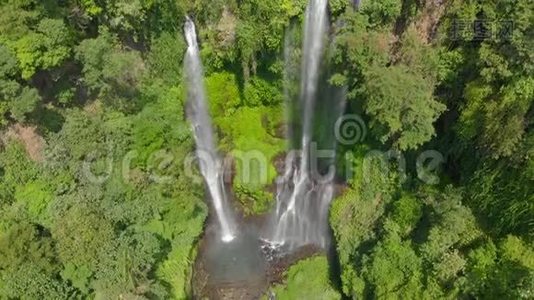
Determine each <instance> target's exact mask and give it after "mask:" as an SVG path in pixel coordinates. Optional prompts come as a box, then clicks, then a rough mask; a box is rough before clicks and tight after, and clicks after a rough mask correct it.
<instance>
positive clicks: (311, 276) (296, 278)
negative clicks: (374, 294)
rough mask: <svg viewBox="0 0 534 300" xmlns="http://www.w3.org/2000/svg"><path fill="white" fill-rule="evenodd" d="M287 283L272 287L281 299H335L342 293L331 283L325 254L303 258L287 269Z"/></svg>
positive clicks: (273, 291)
mask: <svg viewBox="0 0 534 300" xmlns="http://www.w3.org/2000/svg"><path fill="white" fill-rule="evenodd" d="M286 276H287V280H286V284H285V285H278V286H275V287H274V288H273V289H271V291H270V292H271V293H274V294H275V295H276V299H279V300H285V299H287V300H290V299H291V300H292V299H308V300H335V299H341V295H340V294H339V292H337V291H336V290H335V289H334V288H333V287H332V285H331V283H330V279H329V276H328V261H327V259H326V257H324V256H316V257H312V258H308V259H306V260H302V261H300V262H298V263H297V264H296V265H294V266H292V267H291V268H289V270H288V271H287V275H286Z"/></svg>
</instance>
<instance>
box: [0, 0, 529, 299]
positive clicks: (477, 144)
mask: <svg viewBox="0 0 534 300" xmlns="http://www.w3.org/2000/svg"><path fill="white" fill-rule="evenodd" d="M354 3H359V7H358V8H357V9H356V7H355V4H354ZM306 4H307V1H306V0H268V1H267V0H190V1H184V0H61V1H60V0H57V1H54V0H41V1H36V0H0V299H86V298H88V299H93V298H94V299H142V298H148V299H166V298H171V299H184V298H188V297H190V296H191V295H190V286H189V285H190V283H189V282H190V280H189V279H190V276H191V271H192V262H193V261H194V259H195V252H196V245H197V241H198V239H199V236H200V235H201V234H202V230H203V226H204V222H205V219H206V216H207V211H208V209H207V206H206V204H205V201H204V194H205V192H204V188H203V185H202V182H201V181H192V180H191V177H190V176H189V175H190V174H185V173H184V163H185V164H187V162H188V160H189V159H190V154H191V153H192V150H193V149H194V140H193V138H192V135H191V129H190V126H189V125H188V123H187V121H186V120H185V116H184V109H185V96H186V95H185V92H184V79H183V74H182V73H183V71H182V69H183V57H184V52H185V50H186V43H185V41H184V38H183V29H182V28H183V22H184V20H185V15H186V14H187V15H190V16H191V17H192V18H194V20H195V22H196V24H197V28H198V30H199V40H200V43H201V45H200V46H201V54H202V59H203V62H204V66H205V76H206V79H205V81H206V88H207V94H208V96H209V101H210V110H211V114H212V117H213V120H214V124H215V125H216V126H217V132H218V136H219V147H220V149H221V151H222V152H227V153H232V152H233V151H236V150H237V151H248V150H260V151H262V152H263V153H264V154H265V155H266V156H267V158H268V159H269V161H270V167H269V176H268V180H269V183H272V182H273V181H274V179H275V177H276V176H277V174H276V169H275V166H274V161H275V158H276V157H277V156H279V155H281V154H282V153H283V152H284V151H285V150H286V143H285V141H284V137H283V135H282V134H280V131H281V129H280V128H282V127H283V126H282V125H283V124H282V123H283V119H284V109H283V104H284V55H283V48H284V43H285V40H284V36H285V32H286V31H287V29H288V28H289V27H290V24H301V23H302V21H303V13H304V10H305V7H306ZM533 9H534V2H533V1H524V0H491V1H486V0H441V1H439V0H402V1H401V0H362V1H349V0H330V1H329V12H330V19H331V20H330V23H331V24H332V25H331V29H330V35H331V36H332V38H331V41H330V43H329V50H328V51H329V55H328V61H329V62H330V63H331V66H332V72H331V73H332V75H331V77H330V78H329V80H330V82H331V83H332V84H334V85H339V86H346V87H347V92H348V106H347V112H346V113H348V114H359V115H361V116H362V117H363V118H364V120H365V121H366V123H367V124H368V127H369V133H368V135H367V138H366V139H365V141H363V142H361V143H358V144H355V145H341V146H340V147H339V149H338V158H339V159H338V160H339V164H338V165H339V166H338V167H339V169H340V170H344V169H347V168H353V169H354V172H352V173H353V176H351V177H350V178H348V179H347V181H346V182H343V183H342V184H344V185H346V186H345V188H344V190H343V193H342V194H341V195H340V196H339V197H338V198H337V199H335V200H334V201H333V203H332V209H331V216H330V223H331V227H332V230H333V236H334V240H335V244H334V247H335V250H336V251H335V252H336V253H337V262H336V263H334V265H338V266H337V267H336V268H333V269H334V270H332V263H331V264H330V265H331V266H330V267H328V264H327V262H326V259H325V258H324V257H313V258H309V259H306V260H303V261H301V262H300V263H298V264H297V265H295V266H293V267H291V268H290V269H289V270H288V272H287V284H285V285H277V286H275V287H273V289H272V290H273V291H274V292H276V294H277V295H278V296H279V298H280V299H339V298H341V297H348V298H353V299H362V298H364V299H374V298H380V299H442V298H447V299H453V298H465V299H471V298H476V299H478V298H480V299H532V298H534V242H533V238H534V132H533V130H532V129H533V125H534V124H533V122H534V106H533V103H534V101H533V100H534V51H533V50H532V49H534V11H533ZM458 21H461V22H458ZM459 24H460V25H461V24H463V25H464V26H458V25H459ZM480 24H483V25H481V26H482V28H483V30H482V37H481V36H480V35H481V32H480V28H481V26H477V25H480ZM473 25H474V28H473ZM297 34H298V33H297ZM295 51H296V53H294V54H295V55H297V56H298V55H299V53H298V51H299V50H298V48H296V50H295ZM325 101H326V100H325ZM430 149H431V150H436V151H438V152H439V153H441V154H442V155H443V158H444V163H443V164H442V165H441V168H440V169H438V170H437V171H436V172H434V173H432V174H430V175H431V176H433V177H434V180H433V181H432V182H431V183H432V184H429V181H428V180H422V178H421V177H422V176H420V175H421V174H419V172H418V170H419V169H420V168H419V167H420V166H419V165H417V164H416V158H417V157H418V155H419V154H420V153H422V152H423V151H425V150H430ZM371 150H380V151H389V150H393V152H391V153H398V152H395V151H402V153H403V155H404V156H405V157H406V158H407V159H406V161H407V164H406V165H407V171H406V173H405V174H404V173H403V172H399V168H398V165H397V164H396V162H395V159H392V160H391V161H390V163H389V164H387V165H386V167H385V168H386V169H385V170H384V165H381V164H379V163H376V161H374V160H373V161H371V163H368V161H366V157H367V153H369V151H371ZM346 157H350V158H351V159H350V160H348V161H347V160H345V158H346ZM340 172H342V171H340ZM364 173H365V175H364ZM240 175H241V174H239V172H238V174H237V177H236V179H235V180H234V181H233V189H234V193H235V194H236V197H237V199H238V200H239V203H240V206H241V210H242V211H244V213H246V214H255V213H262V212H266V211H268V210H269V209H270V208H271V207H272V205H273V200H274V197H273V194H272V188H270V187H269V186H270V185H271V184H269V185H268V186H266V185H264V184H262V183H258V182H256V181H252V182H250V181H244V180H240ZM418 175H419V176H418Z"/></svg>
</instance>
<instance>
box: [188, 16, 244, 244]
mask: <svg viewBox="0 0 534 300" xmlns="http://www.w3.org/2000/svg"><path fill="white" fill-rule="evenodd" d="M184 31H185V38H186V40H187V45H188V48H187V53H186V56H185V74H186V77H187V81H188V85H187V93H188V109H187V115H188V118H189V121H190V122H191V124H192V127H193V133H194V137H195V141H196V146H197V156H198V158H199V161H200V171H201V173H202V176H203V177H204V179H205V181H206V184H207V185H208V189H209V192H210V195H211V199H212V201H213V207H214V208H215V212H216V214H217V219H218V221H219V224H220V229H221V239H222V240H223V241H224V242H230V241H232V240H233V239H234V237H235V234H234V229H235V226H234V222H233V220H232V218H231V213H230V211H229V210H228V208H227V207H226V204H227V203H226V202H227V201H226V193H225V192H224V185H223V180H222V179H223V178H222V174H223V173H222V172H221V169H220V166H221V164H220V159H219V157H218V155H217V150H216V148H215V142H214V137H213V129H212V124H211V119H210V117H209V113H208V106H207V103H206V95H205V90H204V82H203V71H202V63H201V61H200V55H199V48H198V43H197V35H196V29H195V24H194V23H193V21H192V20H191V19H189V18H188V17H187V20H186V22H185V26H184Z"/></svg>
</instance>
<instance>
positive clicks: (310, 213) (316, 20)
mask: <svg viewBox="0 0 534 300" xmlns="http://www.w3.org/2000/svg"><path fill="white" fill-rule="evenodd" d="M327 4H328V1H327V0H310V2H309V3H308V7H307V9H306V18H305V21H304V44H303V57H302V69H301V84H300V106H301V108H302V112H303V116H302V140H301V150H302V151H301V156H300V161H298V158H297V156H296V155H291V154H290V155H288V158H287V159H286V172H285V174H284V175H283V176H282V177H281V178H280V179H279V181H278V187H277V196H276V197H277V207H276V211H275V216H274V218H275V220H274V230H272V231H273V232H272V237H271V238H269V240H270V242H271V243H273V244H275V245H284V246H287V247H289V248H295V247H298V246H302V245H306V244H315V245H319V246H322V247H326V244H327V242H328V241H327V237H328V234H327V229H328V207H329V204H330V201H331V200H332V197H333V186H332V182H331V180H329V181H317V180H315V179H316V178H313V177H314V176H312V175H315V174H311V171H310V150H311V145H312V144H311V143H312V135H313V119H314V118H313V115H314V108H315V101H316V98H317V87H318V84H319V73H320V72H319V71H320V70H319V67H320V65H321V61H322V58H323V56H324V49H323V48H324V40H325V35H326V32H327V29H328V20H327ZM286 50H287V49H286ZM286 65H288V62H286ZM288 122H289V120H288ZM293 154H295V153H293Z"/></svg>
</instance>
